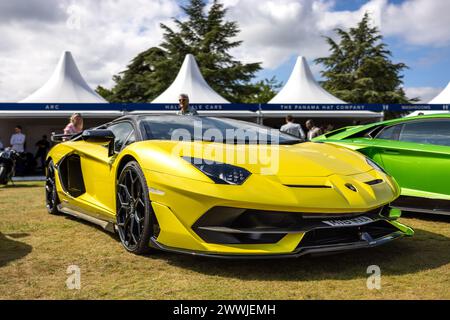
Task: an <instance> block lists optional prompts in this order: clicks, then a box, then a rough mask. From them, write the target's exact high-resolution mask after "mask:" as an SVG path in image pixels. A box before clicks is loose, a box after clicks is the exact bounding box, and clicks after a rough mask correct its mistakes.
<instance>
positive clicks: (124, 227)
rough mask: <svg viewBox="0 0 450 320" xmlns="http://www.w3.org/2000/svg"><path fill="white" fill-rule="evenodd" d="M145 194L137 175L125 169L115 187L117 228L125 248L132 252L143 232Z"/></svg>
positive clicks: (133, 171) (131, 170) (129, 169)
mask: <svg viewBox="0 0 450 320" xmlns="http://www.w3.org/2000/svg"><path fill="white" fill-rule="evenodd" d="M144 197H145V193H144V192H143V187H142V182H141V180H140V179H139V176H138V173H137V172H136V171H135V170H133V169H132V168H128V169H126V171H125V172H123V174H121V176H120V178H119V183H118V186H117V227H118V231H119V236H120V239H121V240H122V243H123V244H124V246H125V247H126V248H128V249H129V250H133V249H134V248H136V247H137V246H138V244H139V241H140V239H141V237H142V234H143V231H144V220H145V212H146V206H145V198H144Z"/></svg>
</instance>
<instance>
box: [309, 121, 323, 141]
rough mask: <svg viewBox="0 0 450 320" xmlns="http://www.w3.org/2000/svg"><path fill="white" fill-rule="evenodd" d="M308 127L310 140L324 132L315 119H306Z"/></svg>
mask: <svg viewBox="0 0 450 320" xmlns="http://www.w3.org/2000/svg"><path fill="white" fill-rule="evenodd" d="M306 129H308V141H311V140H312V139H314V138H316V137H318V136H320V135H321V134H322V130H320V128H319V127H317V126H316V125H315V123H314V121H313V120H308V121H306Z"/></svg>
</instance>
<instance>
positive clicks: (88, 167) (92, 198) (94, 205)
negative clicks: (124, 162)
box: [76, 121, 135, 220]
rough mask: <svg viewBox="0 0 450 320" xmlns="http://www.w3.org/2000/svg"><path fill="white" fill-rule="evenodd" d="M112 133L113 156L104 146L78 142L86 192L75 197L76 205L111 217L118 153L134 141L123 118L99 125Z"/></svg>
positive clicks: (99, 214) (132, 134)
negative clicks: (121, 120)
mask: <svg viewBox="0 0 450 320" xmlns="http://www.w3.org/2000/svg"><path fill="white" fill-rule="evenodd" d="M102 129H108V130H111V131H112V132H113V133H114V136H115V139H114V151H115V155H113V156H111V157H110V156H108V149H107V147H106V146H103V145H99V144H95V143H89V142H80V146H79V147H78V148H77V149H78V153H79V154H80V156H81V168H82V172H83V179H84V185H85V189H86V192H85V193H84V194H83V195H81V196H80V197H79V198H77V199H76V200H77V206H78V207H79V208H81V209H83V211H87V212H89V213H90V214H92V215H94V216H96V217H98V218H107V219H109V220H112V219H114V216H115V205H116V203H115V171H114V167H115V166H114V162H115V160H116V158H117V156H116V155H117V154H118V153H119V152H120V151H121V150H122V149H123V148H124V146H125V145H126V144H129V143H130V142H134V141H135V131H134V127H133V125H132V123H131V122H129V121H123V122H118V123H113V124H110V125H107V126H106V127H102Z"/></svg>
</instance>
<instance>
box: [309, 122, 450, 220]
mask: <svg viewBox="0 0 450 320" xmlns="http://www.w3.org/2000/svg"><path fill="white" fill-rule="evenodd" d="M314 141H316V142H326V143H331V144H336V145H341V146H345V147H347V148H349V149H352V150H357V151H359V152H361V153H363V154H364V155H366V156H368V157H369V158H371V159H372V160H373V161H374V162H376V163H377V164H379V165H380V166H381V167H382V168H384V170H385V171H386V172H387V173H388V174H389V175H391V176H392V177H394V178H395V179H396V180H397V182H398V184H399V185H400V187H401V197H400V198H398V199H397V200H396V201H395V202H393V203H392V204H391V206H392V207H394V208H398V209H401V210H404V211H415V212H423V213H436V214H445V215H450V114H439V115H428V116H418V117H410V118H401V119H395V120H390V121H385V122H379V123H373V124H369V125H363V126H355V127H346V128H341V129H338V130H335V131H332V132H329V133H327V134H325V135H322V136H320V137H317V138H315V139H314Z"/></svg>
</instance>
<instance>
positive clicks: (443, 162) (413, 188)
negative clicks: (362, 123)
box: [375, 119, 450, 198]
mask: <svg viewBox="0 0 450 320" xmlns="http://www.w3.org/2000/svg"><path fill="white" fill-rule="evenodd" d="M375 140H376V141H375V143H376V145H377V150H378V153H379V154H380V155H381V161H382V163H383V167H384V168H385V170H386V171H387V172H388V173H390V174H391V175H392V176H394V177H395V179H396V180H397V182H398V183H399V184H400V186H401V187H402V194H403V195H408V196H416V197H430V198H433V197H438V198H445V196H447V197H449V196H450V187H449V184H448V182H449V181H450V119H449V120H447V119H422V120H417V121H410V122H406V123H402V124H397V125H393V126H389V127H386V128H384V129H383V130H382V131H381V132H380V133H379V134H378V135H377V136H376V139H375Z"/></svg>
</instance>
